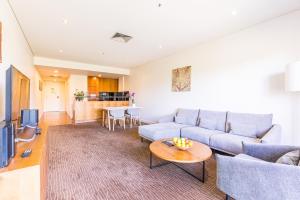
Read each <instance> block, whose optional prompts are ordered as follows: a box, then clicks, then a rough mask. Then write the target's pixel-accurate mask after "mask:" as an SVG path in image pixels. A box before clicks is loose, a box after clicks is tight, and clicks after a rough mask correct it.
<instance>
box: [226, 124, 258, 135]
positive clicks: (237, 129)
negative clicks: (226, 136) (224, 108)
mask: <svg viewBox="0 0 300 200" xmlns="http://www.w3.org/2000/svg"><path fill="white" fill-rule="evenodd" d="M229 133H231V134H234V135H241V136H245V137H252V138H256V125H255V124H241V123H236V122H231V123H230V131H229Z"/></svg>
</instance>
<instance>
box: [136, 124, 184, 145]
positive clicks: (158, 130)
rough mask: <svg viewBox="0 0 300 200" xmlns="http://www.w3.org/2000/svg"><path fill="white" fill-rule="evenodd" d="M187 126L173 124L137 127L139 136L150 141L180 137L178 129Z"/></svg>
mask: <svg viewBox="0 0 300 200" xmlns="http://www.w3.org/2000/svg"><path fill="white" fill-rule="evenodd" d="M187 126H188V125H184V124H177V123H175V122H167V123H158V124H150V125H143V126H139V130H138V131H139V135H140V136H141V137H143V138H146V139H148V140H151V141H155V140H160V139H167V138H173V137H180V129H181V128H183V127H187Z"/></svg>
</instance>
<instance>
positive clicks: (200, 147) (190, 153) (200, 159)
mask: <svg viewBox="0 0 300 200" xmlns="http://www.w3.org/2000/svg"><path fill="white" fill-rule="evenodd" d="M166 141H172V139H164V140H158V141H155V142H152V143H151V144H150V147H149V148H150V168H151V169H153V168H155V167H160V166H163V165H166V164H170V163H173V164H175V165H176V166H177V167H180V168H181V169H182V170H184V171H185V172H187V173H188V174H190V175H192V176H193V177H195V178H197V179H198V180H200V181H202V182H203V183H204V177H205V161H206V160H208V159H209V158H210V157H211V155H212V151H211V149H210V148H209V146H207V145H205V144H202V143H200V142H196V141H193V146H192V147H191V148H190V149H188V150H186V151H183V150H179V149H177V147H175V146H174V145H171V144H170V143H166ZM152 154H153V155H155V156H156V157H158V158H160V159H162V160H165V161H168V162H167V163H163V164H159V165H156V166H153V164H152V157H153V156H152ZM178 163H181V164H182V163H185V164H188V163H202V178H199V177H197V176H195V175H194V174H192V173H190V172H189V171H187V170H185V169H183V168H182V167H181V166H179V165H177V164H178Z"/></svg>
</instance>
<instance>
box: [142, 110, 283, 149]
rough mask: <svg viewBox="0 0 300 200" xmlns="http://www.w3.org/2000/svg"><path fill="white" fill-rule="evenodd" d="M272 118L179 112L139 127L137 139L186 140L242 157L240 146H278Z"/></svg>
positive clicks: (228, 113)
mask: <svg viewBox="0 0 300 200" xmlns="http://www.w3.org/2000/svg"><path fill="white" fill-rule="evenodd" d="M272 117H273V115H272V114H246V113H233V112H219V111H209V110H202V109H200V110H198V109H197V110H196V109H179V110H178V111H177V112H176V113H175V114H174V115H170V116H166V117H164V118H162V119H160V120H159V123H157V124H150V125H143V126H139V135H140V137H142V138H145V139H147V140H150V141H155V140H160V139H167V138H172V137H180V136H181V137H186V138H190V139H192V140H195V141H199V142H201V143H204V144H207V145H209V146H210V147H211V148H212V149H215V150H219V151H222V152H225V153H228V154H232V155H236V154H239V153H242V142H247V143H270V144H279V143H280V140H281V127H280V125H277V124H275V125H273V124H272Z"/></svg>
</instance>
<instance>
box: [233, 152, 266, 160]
mask: <svg viewBox="0 0 300 200" xmlns="http://www.w3.org/2000/svg"><path fill="white" fill-rule="evenodd" d="M235 157H236V158H240V159H246V160H254V161H264V160H261V159H259V158H255V157H253V156H249V155H247V154H243V153H241V154H239V155H236V156H235Z"/></svg>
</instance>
